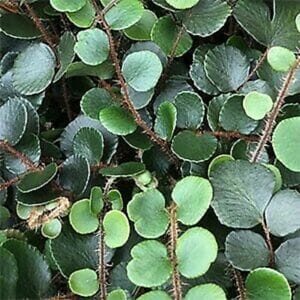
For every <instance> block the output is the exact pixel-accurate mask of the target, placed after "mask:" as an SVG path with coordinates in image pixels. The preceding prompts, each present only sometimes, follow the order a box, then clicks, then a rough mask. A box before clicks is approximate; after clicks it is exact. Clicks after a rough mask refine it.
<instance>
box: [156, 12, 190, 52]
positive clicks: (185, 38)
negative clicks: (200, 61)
mask: <svg viewBox="0 0 300 300" xmlns="http://www.w3.org/2000/svg"><path fill="white" fill-rule="evenodd" d="M180 30H181V28H180V27H179V26H177V25H176V23H175V22H174V21H173V19H172V18H171V16H164V17H161V18H159V19H158V20H157V21H156V22H155V24H154V26H153V27H152V31H151V40H152V41H153V42H154V43H156V44H157V45H158V46H159V47H160V48H161V49H162V50H163V51H164V52H165V54H166V55H168V56H170V55H173V56H175V57H179V56H182V55H183V54H185V53H186V52H187V51H189V50H190V48H191V47H192V44H193V40H192V38H191V37H190V35H189V34H188V33H187V32H186V30H185V29H183V34H182V35H181V37H180V38H179V41H178V44H177V47H176V48H175V49H173V47H174V42H175V40H176V38H177V37H178V33H179V32H180ZM172 52H174V53H172Z"/></svg>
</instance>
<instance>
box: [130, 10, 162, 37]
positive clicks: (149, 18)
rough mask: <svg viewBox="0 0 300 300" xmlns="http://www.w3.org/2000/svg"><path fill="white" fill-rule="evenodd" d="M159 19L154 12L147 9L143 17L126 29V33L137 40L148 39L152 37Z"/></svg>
mask: <svg viewBox="0 0 300 300" xmlns="http://www.w3.org/2000/svg"><path fill="white" fill-rule="evenodd" d="M156 20H157V17H156V15H155V13H154V12H152V11H151V10H148V9H145V10H144V13H143V15H142V17H141V19H140V20H139V21H138V22H137V23H135V24H134V25H132V26H131V27H129V28H127V29H125V30H124V33H125V35H126V36H127V37H128V38H130V39H132V40H136V41H147V40H150V39H151V35H150V34H151V30H152V27H153V25H154V23H155V21H156Z"/></svg>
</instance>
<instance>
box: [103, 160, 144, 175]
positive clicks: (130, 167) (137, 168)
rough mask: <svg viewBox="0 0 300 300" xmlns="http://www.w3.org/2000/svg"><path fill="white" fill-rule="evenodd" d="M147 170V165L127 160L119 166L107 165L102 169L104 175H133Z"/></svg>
mask: <svg viewBox="0 0 300 300" xmlns="http://www.w3.org/2000/svg"><path fill="white" fill-rule="evenodd" d="M144 171H145V165H144V164H142V163H139V162H133V161H132V162H126V163H122V164H120V165H118V166H117V167H107V168H103V169H101V170H100V174H102V175H103V176H111V177H131V176H136V175H138V174H140V173H142V172H144Z"/></svg>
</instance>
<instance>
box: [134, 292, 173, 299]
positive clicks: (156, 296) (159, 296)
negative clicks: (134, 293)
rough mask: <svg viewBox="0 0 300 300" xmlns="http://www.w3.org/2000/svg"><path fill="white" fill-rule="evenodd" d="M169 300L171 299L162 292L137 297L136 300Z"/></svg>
mask: <svg viewBox="0 0 300 300" xmlns="http://www.w3.org/2000/svg"><path fill="white" fill-rule="evenodd" d="M157 299H159V300H171V299H172V298H171V297H170V296H169V295H168V294H167V293H166V292H163V291H151V292H148V293H145V294H143V295H142V296H140V297H138V298H137V300H157Z"/></svg>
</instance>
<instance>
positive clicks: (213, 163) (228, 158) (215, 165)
mask: <svg viewBox="0 0 300 300" xmlns="http://www.w3.org/2000/svg"><path fill="white" fill-rule="evenodd" d="M232 160H234V158H233V157H232V156H231V155H228V154H220V155H218V156H216V157H215V158H214V159H213V160H212V161H211V162H210V164H209V166H208V171H207V172H208V176H210V174H211V172H212V171H213V170H215V169H217V168H218V167H219V166H220V165H221V164H222V163H224V162H226V161H232Z"/></svg>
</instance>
